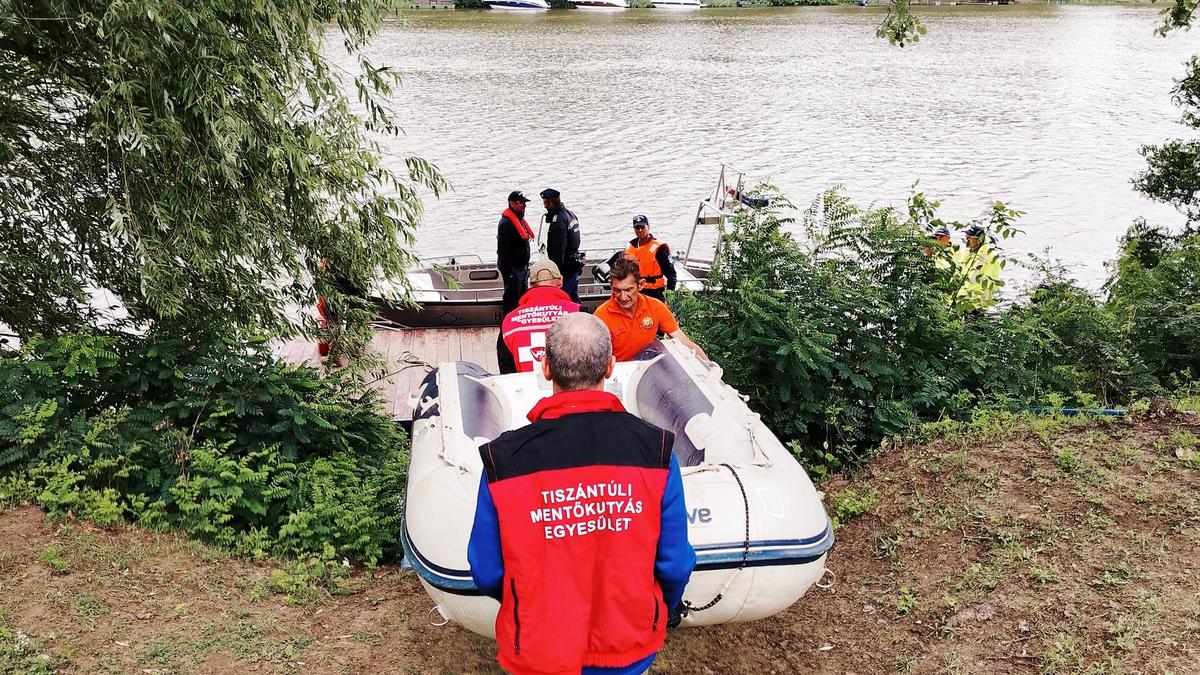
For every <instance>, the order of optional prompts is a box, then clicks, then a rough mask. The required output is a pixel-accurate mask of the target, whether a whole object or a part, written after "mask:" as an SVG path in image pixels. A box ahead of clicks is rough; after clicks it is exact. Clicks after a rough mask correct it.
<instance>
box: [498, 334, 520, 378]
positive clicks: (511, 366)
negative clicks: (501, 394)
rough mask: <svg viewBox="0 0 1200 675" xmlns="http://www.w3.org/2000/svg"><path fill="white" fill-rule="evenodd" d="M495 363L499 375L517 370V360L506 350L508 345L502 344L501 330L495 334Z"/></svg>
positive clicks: (502, 335)
mask: <svg viewBox="0 0 1200 675" xmlns="http://www.w3.org/2000/svg"><path fill="white" fill-rule="evenodd" d="M496 363H497V364H499V366H500V374H501V375H508V374H509V373H515V372H517V362H516V360H515V359H513V355H512V352H511V351H509V350H508V345H506V344H504V333H503V332H501V333H499V334H497V335H496Z"/></svg>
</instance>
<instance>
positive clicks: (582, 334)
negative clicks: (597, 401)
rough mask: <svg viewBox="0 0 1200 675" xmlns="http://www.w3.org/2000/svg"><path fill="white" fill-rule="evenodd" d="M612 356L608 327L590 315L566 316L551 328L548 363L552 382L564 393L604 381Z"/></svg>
mask: <svg viewBox="0 0 1200 675" xmlns="http://www.w3.org/2000/svg"><path fill="white" fill-rule="evenodd" d="M611 356H612V337H611V336H610V335H609V333H608V326H605V325H604V322H603V321H601V320H600V319H597V318H596V317H594V316H592V315H591V314H586V313H584V312H575V313H573V314H567V315H566V316H563V317H562V318H560V319H558V320H557V321H555V322H554V323H553V324H551V325H550V332H549V333H548V334H547V335H546V363H547V364H549V366H550V379H552V380H554V383H555V384H557V385H558V386H559V388H560V389H562V390H564V391H572V390H579V389H590V388H592V387H595V386H596V385H597V384H599V383H600V382H601V381H603V380H604V372H605V371H606V370H608V362H609V358H610V357H611Z"/></svg>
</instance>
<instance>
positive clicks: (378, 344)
mask: <svg viewBox="0 0 1200 675" xmlns="http://www.w3.org/2000/svg"><path fill="white" fill-rule="evenodd" d="M498 331H499V329H497V328H377V329H376V330H375V337H374V338H373V339H372V340H371V351H372V352H374V353H375V354H378V355H379V356H381V357H383V358H384V359H386V361H387V372H388V376H387V377H385V378H384V379H382V380H380V381H378V382H376V383H374V384H372V386H373V387H375V388H377V389H379V391H380V392H382V393H383V396H384V399H385V400H386V407H387V411H388V413H389V414H391V416H392V419H394V420H395V421H397V422H408V421H411V420H412V409H411V408H410V407H409V405H408V395H409V394H410V393H411V392H412V391H413V390H414V389H416V388H417V386H418V385H420V384H421V380H422V379H424V377H425V374H426V373H428V372H429V371H431V370H433V369H434V368H435V367H437V366H438V365H439V364H442V363H448V362H452V361H470V362H472V363H475V364H478V365H480V366H482V367H483V368H484V369H485V370H487V371H488V372H489V373H498V372H500V368H499V365H498V364H497V362H496V334H497V332H498ZM274 351H275V354H276V356H278V357H279V358H281V359H283V360H284V361H287V362H288V363H295V364H305V365H309V366H312V367H314V368H325V367H326V364H325V359H323V358H322V357H321V356H320V355H319V354H318V353H317V343H316V342H312V341H308V340H291V341H289V342H284V343H281V344H279V345H277V346H276V347H275V348H274Z"/></svg>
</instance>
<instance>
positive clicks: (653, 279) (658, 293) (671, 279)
mask: <svg viewBox="0 0 1200 675" xmlns="http://www.w3.org/2000/svg"><path fill="white" fill-rule="evenodd" d="M633 233H634V235H636V236H634V238H633V239H630V240H629V246H627V247H625V257H626V258H629V259H630V260H636V261H637V264H638V269H640V270H641V271H642V281H644V282H645V283H644V284H643V285H642V295H648V296H650V297H652V298H656V299H658V300H662V301H663V302H666V300H667V290H668V289H670V290H672V291H673V290H675V265H674V263H672V262H671V247H670V246H667V245H666V243H664V242H661V241H659V240H657V239H655V238H654V235H652V234H650V219H649V218H647V217H646V216H634V218H633Z"/></svg>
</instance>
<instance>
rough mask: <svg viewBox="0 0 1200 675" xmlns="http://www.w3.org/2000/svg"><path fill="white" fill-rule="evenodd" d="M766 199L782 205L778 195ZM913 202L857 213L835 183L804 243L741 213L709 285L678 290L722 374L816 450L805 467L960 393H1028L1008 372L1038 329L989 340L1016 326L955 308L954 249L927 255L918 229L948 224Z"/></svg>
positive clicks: (780, 428) (941, 406)
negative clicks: (903, 209) (697, 291)
mask: <svg viewBox="0 0 1200 675" xmlns="http://www.w3.org/2000/svg"><path fill="white" fill-rule="evenodd" d="M764 190H768V189H767V188H764ZM772 203H773V205H775V208H785V207H786V206H787V204H786V201H785V200H783V199H782V198H780V197H779V196H778V195H773V201H772ZM909 206H910V208H909V214H908V215H909V218H904V217H903V216H902V214H900V213H899V212H897V211H896V210H894V209H890V208H883V209H860V208H859V207H857V206H855V205H854V204H851V203H850V202H849V201H848V200H846V198H845V197H844V196H842V194H841V193H840V191H838V190H836V189H835V190H831V191H829V192H827V193H825V194H824V195H822V196H821V197H820V198H818V199H817V200H816V201H815V202H814V203H813V205H812V206H811V207H810V208H809V209H807V210H806V211H805V212H804V215H803V222H802V223H801V224H802V227H803V231H804V233H805V238H804V241H805V243H804V244H801V243H800V242H799V241H797V240H796V239H794V238H793V237H792V236H791V235H790V234H788V233H787V232H785V231H784V228H785V227H786V226H790V225H791V221H790V220H788V219H786V218H783V217H782V216H781V215H780V212H779V211H776V210H773V209H768V210H759V211H755V212H750V213H744V214H742V215H740V216H738V218H736V219H735V221H734V228H733V231H732V232H730V233H729V234H728V236H727V238H726V240H725V242H726V243H725V246H724V248H723V249H722V255H721V258H720V260H719V261H718V265H717V267H716V269H715V270H714V271H713V274H712V276H711V277H710V283H709V288H708V290H707V292H706V293H704V294H701V295H694V296H688V295H686V294H681V295H682V297H681V302H680V306H679V314H680V316H681V319H682V320H683V322H684V323H685V325H687V326H688V331H689V334H693V337H695V338H696V339H698V340H699V341H700V342H701V343H702V344H703V346H704V347H705V350H706V351H707V352H708V353H709V354H710V355H712V356H713V358H714V359H715V360H716V361H717V362H718V363H721V364H722V366H723V367H724V370H725V378H726V380H727V381H728V382H729V383H730V384H731V385H733V386H734V387H735V388H737V389H739V390H741V391H743V392H744V393H746V394H749V396H750V399H751V402H752V403H751V404H752V405H753V406H755V409H756V410H757V411H759V412H760V413H762V414H763V416H764V419H765V420H766V421H767V423H768V425H769V426H771V428H772V429H773V430H774V431H775V432H776V433H777V434H779V435H781V436H783V437H784V438H785V439H787V440H799V441H801V444H800V446H799V447H801V448H807V449H815V448H820V449H821V450H819V451H816V450H810V451H807V452H805V454H804V455H802V458H803V459H805V460H807V463H808V464H809V465H810V466H816V465H829V466H832V467H835V468H836V466H838V465H839V463H841V462H844V461H846V460H857V459H859V458H860V457H861V452H862V451H863V450H865V449H866V448H870V447H873V446H876V445H877V444H878V443H879V441H880V440H882V439H883V438H886V437H889V436H893V435H895V434H898V433H900V432H901V431H903V430H905V429H908V428H910V427H911V426H913V424H915V423H916V422H917V421H919V420H921V419H931V418H936V417H938V416H940V414H941V413H942V411H944V410H945V409H946V408H948V407H951V406H955V407H957V406H962V405H965V404H967V403H969V402H970V401H969V400H965V401H964V400H962V398H961V396H960V394H961V393H962V392H963V391H966V392H968V393H969V392H974V391H977V390H995V391H1005V392H1007V391H1008V390H1009V389H1010V388H1013V387H1021V386H1022V384H1021V383H1022V380H1021V379H1017V380H1016V381H1015V382H1014V380H1013V378H1012V373H1011V372H1010V369H1017V368H1020V367H1021V364H1020V363H1019V362H1018V363H1016V364H1013V363H1012V362H1011V361H1010V357H1011V355H1012V354H1013V353H1014V352H1016V353H1018V354H1019V353H1022V352H1036V351H1037V350H1038V346H1037V341H1038V340H1039V339H1041V336H1040V335H1038V334H1036V333H1035V332H1033V331H1018V330H1014V331H1011V332H1008V333H1005V336H1006V338H1008V339H1007V340H990V339H985V338H987V337H988V336H991V335H993V334H995V333H997V330H998V329H997V322H1001V323H1004V322H1008V323H1012V321H1010V320H1009V319H1008V318H1007V317H1005V318H1000V319H993V318H991V317H986V316H982V317H978V318H972V317H966V316H964V315H963V314H962V313H961V312H959V311H957V310H956V309H955V306H954V305H957V304H960V303H958V302H957V300H955V298H956V297H957V296H958V291H959V290H960V289H961V288H962V286H963V283H964V281H965V280H964V278H963V276H962V275H961V274H959V273H958V268H957V267H956V266H955V265H953V264H941V262H940V258H939V256H946V257H947V258H948V257H949V256H950V253H949V252H944V253H941V252H939V253H936V254H935V255H934V256H926V255H923V254H922V253H921V248H922V247H923V246H924V245H925V244H926V243H927V241H928V240H927V239H926V236H925V234H924V232H923V231H922V227H923V226H926V225H928V224H929V223H930V222H933V221H935V220H936V221H937V222H938V223H941V222H942V221H941V220H939V219H937V218H936V213H935V212H934V209H935V208H936V206H937V203H936V202H932V201H930V200H927V199H926V198H925V197H924V196H923V195H920V194H917V195H914V197H913V200H912V201H911V202H910V205H909ZM1011 214H1012V212H1011V211H1010V210H1008V209H1007V208H1006V207H1004V206H1003V205H1000V204H996V205H993V206H992V207H990V208H989V211H988V213H987V214H985V215H984V216H983V217H982V218H981V220H980V222H981V223H989V222H993V221H995V222H998V223H1000V227H999V228H998V230H999V231H1000V232H1001V233H1009V232H1011V227H1010V226H1009V225H1008V224H1007V219H1008V218H1010V215H1011ZM988 236H989V237H996V236H997V235H995V234H992V233H989V235H988ZM993 241H998V239H993ZM1026 379H1027V378H1026Z"/></svg>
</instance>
